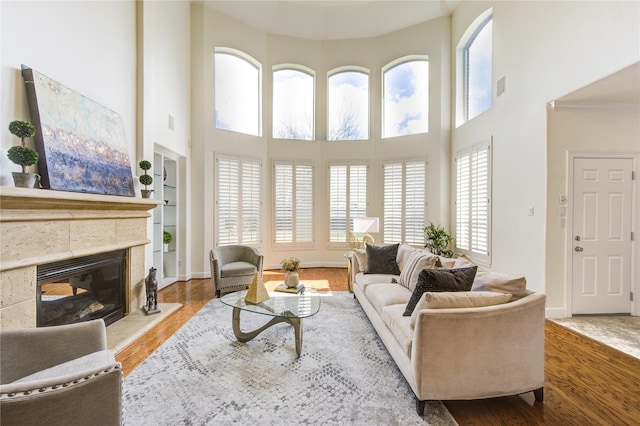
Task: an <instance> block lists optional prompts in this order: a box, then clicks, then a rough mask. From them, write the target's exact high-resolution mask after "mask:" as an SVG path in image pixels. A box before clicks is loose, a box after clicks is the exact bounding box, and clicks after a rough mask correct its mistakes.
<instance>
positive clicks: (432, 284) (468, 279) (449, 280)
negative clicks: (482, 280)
mask: <svg viewBox="0 0 640 426" xmlns="http://www.w3.org/2000/svg"><path fill="white" fill-rule="evenodd" d="M477 269H478V267H477V266H474V267H472V268H461V269H423V270H422V272H420V275H419V276H418V283H417V284H416V288H415V289H414V290H413V293H412V294H411V298H410V299H409V302H408V303H407V308H406V309H405V311H404V315H405V316H410V315H411V314H412V313H413V310H414V308H415V307H416V305H417V303H418V301H419V300H420V298H421V297H422V293H426V292H427V291H432V292H433V291H469V290H470V289H471V286H472V285H473V278H474V277H475V276H476V271H477Z"/></svg>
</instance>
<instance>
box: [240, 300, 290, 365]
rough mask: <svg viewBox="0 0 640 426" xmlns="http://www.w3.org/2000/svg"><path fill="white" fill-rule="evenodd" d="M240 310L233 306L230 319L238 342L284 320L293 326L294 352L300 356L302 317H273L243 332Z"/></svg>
mask: <svg viewBox="0 0 640 426" xmlns="http://www.w3.org/2000/svg"><path fill="white" fill-rule="evenodd" d="M241 310H242V309H240V308H236V307H234V308H233V321H232V326H233V334H235V336H236V339H238V342H242V343H244V342H248V341H249V340H252V339H254V338H255V337H256V336H258V335H259V334H260V333H262V332H263V331H264V330H266V329H267V328H269V327H271V326H272V325H274V324H278V323H281V322H286V323H288V324H291V325H292V326H293V329H294V331H295V335H296V353H297V354H298V357H300V353H301V352H302V319H301V318H296V317H273V318H272V319H271V321H269V322H268V323H266V324H265V325H263V326H262V327H260V328H258V329H256V330H253V331H249V332H246V333H245V332H243V331H242V330H240V311H241Z"/></svg>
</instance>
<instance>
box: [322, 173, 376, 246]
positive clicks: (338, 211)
mask: <svg viewBox="0 0 640 426" xmlns="http://www.w3.org/2000/svg"><path fill="white" fill-rule="evenodd" d="M367 169H368V166H367V165H366V164H364V163H360V164H358V163H340V164H339V163H334V164H330V165H329V243H330V244H331V243H341V244H342V243H347V242H348V241H349V232H350V231H351V230H353V219H354V218H358V217H365V216H366V215H367Z"/></svg>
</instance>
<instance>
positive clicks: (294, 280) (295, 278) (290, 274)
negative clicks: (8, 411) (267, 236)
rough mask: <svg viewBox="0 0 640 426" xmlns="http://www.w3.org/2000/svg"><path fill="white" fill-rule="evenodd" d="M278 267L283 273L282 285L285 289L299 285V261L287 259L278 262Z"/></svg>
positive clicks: (294, 258)
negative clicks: (284, 285)
mask: <svg viewBox="0 0 640 426" xmlns="http://www.w3.org/2000/svg"><path fill="white" fill-rule="evenodd" d="M280 267H281V268H282V271H284V273H285V274H284V283H285V284H286V286H287V287H289V288H291V287H295V286H297V285H298V284H299V283H300V275H299V274H298V271H299V270H300V259H298V258H297V257H288V258H286V259H283V260H282V262H280Z"/></svg>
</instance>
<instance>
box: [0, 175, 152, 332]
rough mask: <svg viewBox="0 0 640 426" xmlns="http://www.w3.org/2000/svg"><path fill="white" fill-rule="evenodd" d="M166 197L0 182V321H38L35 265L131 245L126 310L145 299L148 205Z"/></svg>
mask: <svg viewBox="0 0 640 426" xmlns="http://www.w3.org/2000/svg"><path fill="white" fill-rule="evenodd" d="M160 204H162V200H153V199H145V198H134V197H119V196H112V195H100V194H84V193H74V192H64V191H51V190H44V189H29V188H13V187H0V327H2V328H17V327H35V294H36V288H35V286H36V283H35V276H36V268H37V266H38V265H42V264H46V263H51V262H55V261H59V260H65V259H72V258H74V257H80V256H87V255H91V254H98V253H104V252H109V251H113V250H119V249H127V250H128V256H127V259H128V260H127V263H128V265H127V269H128V272H127V275H128V276H127V287H128V289H127V301H126V302H127V312H133V311H136V310H137V309H139V308H140V307H141V306H142V305H143V304H144V299H145V293H144V277H145V275H146V273H145V272H146V271H145V264H144V245H145V244H147V243H149V239H148V236H147V222H148V219H149V217H150V216H151V213H150V210H152V209H153V208H155V207H156V206H157V205H160Z"/></svg>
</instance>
